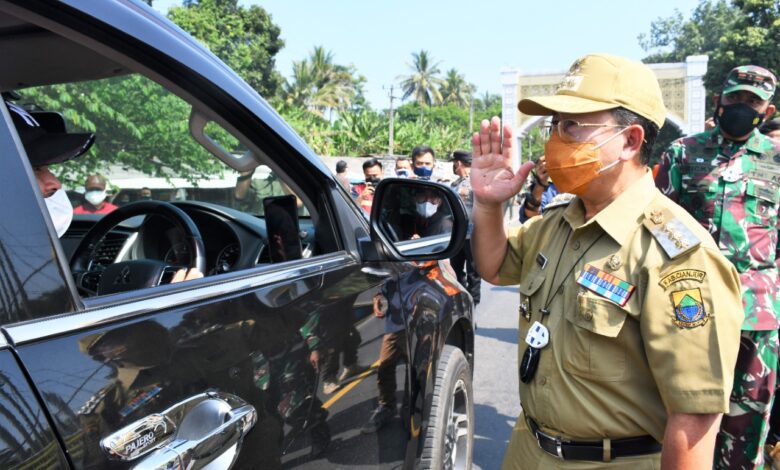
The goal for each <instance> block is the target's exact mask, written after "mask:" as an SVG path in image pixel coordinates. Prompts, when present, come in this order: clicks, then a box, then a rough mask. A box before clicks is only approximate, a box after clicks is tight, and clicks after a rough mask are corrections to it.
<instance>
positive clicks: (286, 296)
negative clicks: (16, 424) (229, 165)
mask: <svg viewBox="0 0 780 470" xmlns="http://www.w3.org/2000/svg"><path fill="white" fill-rule="evenodd" d="M98 10H100V12H104V13H106V14H107V15H108V16H111V17H112V18H113V21H115V22H116V23H117V24H122V25H123V28H124V30H125V31H132V30H133V27H134V24H133V21H136V22H139V21H140V22H143V21H145V20H144V19H143V18H140V19H139V18H138V16H137V15H135V16H130V17H129V19H126V18H122V13H123V10H122V9H121V8H117V10H116V11H113V10H112V9H111V8H110V7H108V6H105V5H103V6H101V7H100V8H98ZM15 12H16V13H19V14H22V13H23V12H22V13H20V12H19V10H18V9H17V10H16V11H15ZM52 12H53V10H48V9H47V10H45V11H44V13H46V14H48V13H52ZM55 13H56V11H54V12H53V13H52V15H53V17H55V20H53V21H59V20H60V19H61V18H59V17H58V16H57V15H56V14H55ZM71 13H72V14H73V15H74V17H75V18H77V21H78V22H79V25H80V26H81V27H82V28H81V29H80V32H79V34H80V36H79V39H81V40H83V39H84V37H85V36H89V34H90V32H91V31H92V30H91V29H90V28H95V29H97V30H100V34H101V41H104V40H105V41H106V43H111V42H112V41H109V40H107V39H106V38H107V37H110V36H111V34H112V32H116V31H115V30H112V29H111V28H110V27H104V26H105V25H102V24H98V23H99V21H98V20H97V19H95V18H90V17H89V16H87V15H81V16H80V15H79V13H78V12H77V11H72V12H71ZM132 13H133V14H135V12H132ZM112 15H113V16H112ZM124 20H126V21H124ZM63 21H66V20H63ZM93 23H95V24H93ZM136 26H137V25H136ZM58 27H62V28H66V29H67V28H68V25H66V24H60V25H59V26H58ZM144 27H145V28H154V27H155V25H154V24H152V23H148V24H144ZM166 33H170V31H166ZM174 33H175V31H174ZM39 34H40V35H41V36H43V35H44V34H46V32H45V31H41V32H40V33H39ZM122 34H125V33H122ZM60 39H61V41H66V39H65V38H60ZM91 40H93V41H95V43H98V42H101V41H98V40H97V39H91ZM115 41H118V39H117V38H114V42H115ZM101 44H102V43H101ZM93 45H94V44H93ZM134 46H137V47H138V48H137V49H136V50H134V60H136V61H143V60H144V55H143V54H144V52H145V50H146V49H145V48H144V47H140V46H138V45H137V44H134ZM101 47H103V49H102V50H105V49H106V48H110V46H109V45H106V44H102V45H101ZM150 54H151V52H150ZM152 65H153V64H149V67H152ZM177 66H178V65H177V64H176V62H175V60H170V61H168V62H166V67H169V68H175V67H177ZM182 67H183V66H182ZM184 75H185V74H184V73H183V72H182V73H181V76H184ZM227 78H229V79H231V80H232V79H233V77H232V76H229V77H227ZM226 80H227V79H226ZM193 81H194V82H195V81H197V80H195V79H193ZM185 85H186V84H185ZM185 85H182V86H185ZM193 86H195V85H193ZM212 89H213V91H214V93H215V94H217V93H224V90H219V89H217V87H216V86H215V85H213V84H211V83H209V82H208V81H207V80H202V79H199V81H197V90H196V91H197V93H199V95H198V97H199V98H200V99H201V101H207V98H208V97H209V93H211V90H212ZM193 93H195V91H193ZM255 99H256V98H255ZM233 106H235V107H234V108H231V107H230V103H228V104H225V103H223V107H222V108H220V109H221V112H222V113H224V115H225V116H227V117H225V120H226V121H229V119H231V118H232V119H234V120H235V119H236V118H235V117H234V116H240V115H242V114H241V113H245V110H244V109H243V108H238V107H237V106H238V105H236V104H234V105H233ZM0 107H2V108H3V112H2V118H3V119H2V122H0V127H2V128H3V132H5V133H6V134H7V138H6V141H7V142H6V144H7V145H5V146H3V150H4V159H3V161H4V163H3V165H4V170H5V169H7V168H9V165H10V163H9V162H13V164H14V165H16V166H17V167H19V168H20V172H21V173H20V174H22V175H23V176H24V177H23V178H16V181H15V183H14V184H7V185H3V186H2V188H0V197H1V198H2V200H4V201H8V202H7V204H6V206H7V207H6V209H4V212H3V216H4V217H7V218H8V220H20V221H29V223H18V224H14V225H12V224H8V225H7V226H6V227H7V230H8V232H9V233H10V235H9V236H10V237H13V238H14V239H15V240H17V245H13V246H11V247H12V248H13V249H14V255H15V256H14V257H13V259H10V260H9V261H8V264H7V265H6V266H7V267H8V269H12V270H14V269H15V270H17V271H18V272H21V273H22V274H24V273H27V272H28V271H29V276H28V277H23V278H22V279H21V280H20V281H18V282H15V283H13V284H9V286H8V288H7V289H5V297H4V299H5V301H7V302H8V303H9V307H8V308H9V309H11V310H12V311H13V312H14V313H13V315H11V314H9V316H8V317H7V318H8V319H7V321H5V322H4V323H3V324H2V328H3V331H4V334H5V335H6V336H7V338H8V340H9V344H10V346H11V347H12V348H13V351H14V354H15V356H16V357H18V361H19V362H20V363H21V364H22V365H23V369H24V376H25V377H27V378H28V379H29V384H28V387H31V388H34V390H35V395H36V396H37V397H39V399H40V402H41V406H42V407H43V410H44V415H45V416H48V418H49V420H50V422H51V427H52V430H53V433H54V434H55V435H56V436H57V438H58V440H59V442H60V443H62V445H63V446H64V450H65V455H66V456H67V459H68V461H69V463H70V464H71V465H72V466H73V467H74V468H131V467H135V466H141V467H145V466H155V467H157V466H163V467H164V466H177V465H180V466H183V467H189V466H192V465H194V466H201V465H205V464H207V463H214V465H216V466H217V468H227V467H228V466H229V465H230V464H231V463H234V465H235V467H236V468H282V467H284V468H299V467H322V468H332V467H333V466H338V467H360V466H366V465H368V466H388V467H389V466H393V467H396V466H398V464H399V462H402V461H403V458H404V456H405V450H406V442H407V440H408V439H409V433H408V431H406V427H405V426H404V423H403V420H402V419H401V417H400V415H399V416H397V417H395V418H394V420H393V421H391V422H390V423H388V425H387V426H385V427H384V428H383V429H382V430H381V432H375V433H366V432H363V426H364V425H365V423H366V422H367V421H368V420H369V418H370V416H371V413H372V411H373V410H374V408H375V407H376V406H377V402H378V399H377V396H378V388H377V381H376V369H377V366H378V360H379V354H380V350H381V344H382V337H383V336H384V334H385V321H384V320H383V319H382V318H380V316H378V315H377V314H376V313H377V312H376V309H375V301H374V299H375V297H376V296H377V294H378V293H381V292H387V291H388V288H387V287H386V285H387V284H388V283H390V282H392V281H393V280H395V279H397V271H396V267H395V266H393V265H392V264H390V263H381V262H375V263H370V264H364V263H361V262H360V261H359V256H358V253H357V251H356V250H355V241H354V237H355V233H356V230H359V229H362V233H363V234H365V233H366V227H365V223H364V222H362V221H360V220H359V215H358V214H356V213H355V212H354V211H352V210H350V211H347V212H345V211H344V208H343V207H342V205H344V204H347V205H348V204H349V203H347V202H346V201H344V200H343V199H338V198H336V197H334V196H333V194H334V193H335V192H336V191H337V189H336V187H335V183H334V181H333V180H332V178H331V177H330V175H326V174H325V173H323V172H322V171H321V169H320V168H318V167H317V166H316V165H313V164H311V163H310V162H308V161H307V159H306V157H304V156H303V155H301V154H300V153H299V152H298V151H297V148H298V147H296V145H291V144H289V143H288V142H286V141H285V136H284V135H281V136H280V135H271V136H270V137H269V139H272V144H268V143H266V142H263V145H273V155H275V158H276V160H274V161H269V163H274V164H276V165H277V167H276V168H277V169H279V170H280V174H281V173H283V174H286V175H287V177H286V178H287V179H286V180H285V183H286V184H288V185H289V186H290V187H294V188H304V189H303V191H304V192H305V194H303V193H301V194H300V195H301V196H302V197H303V198H304V199H305V200H306V201H307V202H308V203H309V204H311V206H310V207H309V209H310V210H311V213H313V214H316V215H317V216H318V217H319V219H318V220H320V221H321V223H319V225H318V226H317V227H316V231H317V234H316V237H317V240H316V241H315V244H317V245H318V246H319V249H318V251H317V252H316V253H315V254H314V255H313V256H311V257H309V258H303V259H297V260H291V261H286V262H278V263H265V264H262V265H258V266H256V267H252V268H249V269H246V270H244V271H240V272H234V273H226V274H221V275H219V277H218V278H217V279H214V278H213V277H208V276H207V277H206V278H204V279H200V280H195V281H188V282H185V283H181V284H178V285H167V286H159V287H155V288H151V289H145V290H144V289H142V290H138V291H132V292H124V293H119V294H114V295H107V296H98V297H95V298H81V297H80V296H79V294H78V292H77V291H76V289H75V285H74V280H73V278H72V277H71V273H70V269H69V262H70V260H69V259H67V258H66V257H65V255H64V252H63V249H62V246H61V244H60V243H59V240H58V239H57V236H56V233H55V232H54V230H53V226H52V224H51V220H50V219H49V217H48V216H47V213H46V209H45V205H44V204H43V199H42V197H41V194H40V193H39V192H38V191H37V189H36V188H35V183H34V181H35V180H34V177H33V176H32V171H31V168H30V166H29V164H28V162H27V156H26V153H25V151H24V149H23V148H22V147H21V146H20V145H19V141H18V140H14V138H13V137H11V136H15V132H14V130H13V124H12V121H11V120H10V119H9V117H8V113H7V110H6V109H5V107H4V106H0ZM210 111H211V112H214V113H215V114H219V113H216V111H213V110H210ZM254 119H255V120H256V125H257V126H258V127H261V126H262V125H263V124H264V123H261V122H260V121H259V120H257V117H256V116H255V117H254ZM265 124H267V123H265ZM243 125H244V126H246V125H247V124H246V121H245V122H244V123H243ZM277 127H278V124H277ZM250 130H252V129H250ZM263 130H264V131H265V132H266V133H268V131H266V130H265V128H263ZM258 132H259V131H258ZM258 145H259V144H258ZM268 153H269V154H271V152H268ZM20 185H21V186H22V188H24V189H23V190H22V189H20ZM336 194H338V193H336ZM338 197H341V196H338ZM350 237H351V238H352V240H349V238H350ZM20 241H23V242H24V244H22V245H19V243H21V242H20ZM31 279H32V281H31ZM125 280H126V277H123V278H122V279H119V278H118V281H117V282H124V281H125ZM33 281H36V282H33ZM42 286H43V287H45V289H44V288H43V287H42ZM348 357H354V361H355V362H354V364H351V363H349V362H351V360H352V359H349V360H348ZM326 365H327V367H329V368H330V371H329V372H328V373H331V375H330V376H329V377H328V378H335V379H336V382H335V385H336V387H335V389H329V391H328V393H325V390H324V387H323V378H324V377H325V369H326ZM350 365H357V366H359V367H358V368H357V370H359V372H356V373H354V374H351V375H345V374H343V373H344V371H345V370H346V369H347V367H348V366H350ZM363 368H364V370H361V369H363ZM393 372H394V374H395V375H396V381H395V388H396V390H392V391H391V393H392V394H393V395H395V396H397V400H398V405H399V407H400V406H402V404H403V402H404V396H405V387H406V386H407V374H406V367H405V365H404V363H403V362H399V364H398V367H397V368H395V369H394V370H393ZM334 376H335V377H334ZM342 376H343V377H342Z"/></svg>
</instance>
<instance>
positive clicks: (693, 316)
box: [672, 288, 710, 328]
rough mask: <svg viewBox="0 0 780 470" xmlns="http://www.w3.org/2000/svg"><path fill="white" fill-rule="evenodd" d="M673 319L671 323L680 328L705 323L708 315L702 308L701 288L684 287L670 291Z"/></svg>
mask: <svg viewBox="0 0 780 470" xmlns="http://www.w3.org/2000/svg"><path fill="white" fill-rule="evenodd" d="M672 306H673V307H674V320H672V323H674V324H675V326H677V327H680V328H694V327H696V326H701V325H704V324H705V323H707V320H709V318H710V315H709V314H708V313H707V312H706V311H705V310H704V302H703V301H702V299H701V290H700V289H698V288H695V289H685V290H678V291H675V292H672Z"/></svg>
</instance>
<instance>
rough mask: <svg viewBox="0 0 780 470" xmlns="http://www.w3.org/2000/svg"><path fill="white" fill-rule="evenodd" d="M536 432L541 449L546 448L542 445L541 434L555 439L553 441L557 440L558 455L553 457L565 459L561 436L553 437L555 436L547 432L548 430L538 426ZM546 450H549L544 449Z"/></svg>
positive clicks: (556, 451) (556, 450)
mask: <svg viewBox="0 0 780 470" xmlns="http://www.w3.org/2000/svg"><path fill="white" fill-rule="evenodd" d="M536 433H537V434H538V435H537V436H536V443H537V444H538V445H539V448H540V449H542V450H544V448H543V447H542V440H541V439H539V436H542V437H544V438H547V439H550V440H553V441H555V453H556V455H553V457H557V458H559V459H561V460H564V458H563V447H562V445H561V444H562V441H561V436H555V437H553V436H551V435H549V434H547V433H546V432H544V431H542V430H541V429H538V428H537V430H536ZM544 451H545V452H547V451H546V450H544ZM547 453H548V454H549V452H547ZM550 455H552V454H550Z"/></svg>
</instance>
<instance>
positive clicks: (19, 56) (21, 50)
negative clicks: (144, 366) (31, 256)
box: [0, 13, 339, 298]
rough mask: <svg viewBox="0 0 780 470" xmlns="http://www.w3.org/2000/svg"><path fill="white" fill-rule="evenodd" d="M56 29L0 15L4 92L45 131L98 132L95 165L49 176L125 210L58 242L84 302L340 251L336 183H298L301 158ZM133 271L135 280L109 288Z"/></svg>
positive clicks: (62, 167) (81, 218)
mask: <svg viewBox="0 0 780 470" xmlns="http://www.w3.org/2000/svg"><path fill="white" fill-rule="evenodd" d="M53 28H54V29H55V31H51V30H48V29H46V28H43V27H40V26H37V25H35V24H31V23H30V22H27V21H25V20H23V19H20V18H16V17H14V16H11V15H9V14H5V13H0V48H2V50H3V56H4V64H3V67H0V91H2V92H3V96H4V98H5V101H6V102H7V103H12V104H13V105H16V106H20V107H22V108H24V109H25V110H27V111H29V112H30V113H31V115H32V116H35V115H36V114H37V115H38V116H40V117H41V120H42V121H43V115H44V113H58V114H59V115H61V116H62V117H63V119H64V122H65V126H66V128H67V132H69V133H70V132H92V133H94V135H95V143H94V145H93V146H92V148H91V149H90V150H89V151H88V152H87V153H86V154H85V155H83V156H81V157H79V158H76V159H73V160H71V161H68V162H65V163H61V164H56V165H51V166H50V168H49V169H50V170H51V171H52V173H54V174H55V175H56V176H57V177H58V178H59V180H60V181H61V182H62V184H63V189H64V190H66V191H67V194H68V195H69V198H70V201H71V204H72V205H73V206H74V207H78V206H79V205H85V204H86V205H87V207H90V206H92V205H91V204H89V203H88V202H87V201H85V200H84V198H83V196H82V194H83V193H84V190H85V188H84V181H85V179H86V178H87V176H89V175H102V176H103V177H105V179H106V181H107V187H106V193H107V195H106V199H105V201H104V202H103V203H111V204H114V205H116V206H117V207H118V208H117V209H116V210H114V211H113V212H111V213H109V214H97V213H95V214H89V213H87V214H78V213H77V214H76V215H74V219H73V222H72V223H71V225H70V228H69V230H68V231H67V232H66V233H65V234H64V235H63V237H62V238H61V239H60V242H61V246H62V252H63V253H64V255H65V257H67V260H68V261H67V262H68V263H69V265H70V267H71V271H72V272H73V275H74V282H75V286H76V288H77V290H78V291H79V293H80V294H81V296H82V297H84V298H88V297H94V296H102V295H110V294H116V293H118V292H123V291H130V290H135V289H140V288H149V287H155V286H157V285H160V284H166V283H168V282H170V281H171V279H172V277H173V274H174V273H175V272H176V270H178V269H181V268H198V269H199V270H200V271H201V272H202V274H203V275H204V276H206V277H210V276H220V275H228V274H230V273H235V272H237V271H240V270H247V269H264V268H268V267H271V266H273V265H274V264H276V263H281V262H292V261H295V260H296V259H305V258H311V257H316V256H319V255H323V254H327V253H332V252H335V251H338V249H339V245H338V237H337V236H336V232H335V230H334V225H335V224H334V223H333V220H332V218H331V215H330V211H328V210H327V208H326V207H327V200H326V199H325V196H324V195H323V193H324V191H323V190H322V185H323V184H324V182H323V181H319V182H317V181H316V180H312V179H311V178H312V176H311V175H308V176H306V177H302V176H300V175H301V174H305V173H306V172H302V171H299V170H300V167H296V166H295V165H301V163H300V162H297V163H296V162H295V159H293V158H289V156H290V152H293V150H292V149H289V148H287V149H283V148H282V149H280V147H279V145H277V144H278V142H277V143H274V146H273V147H272V148H273V150H268V149H267V148H266V147H264V145H263V144H262V143H258V140H257V139H256V138H252V139H250V138H247V137H246V136H245V135H243V134H242V133H241V132H239V131H238V130H237V126H236V125H235V124H236V123H231V122H229V121H228V120H226V119H223V118H222V117H220V115H219V114H218V113H217V112H216V111H215V110H213V109H211V108H209V107H206V106H205V105H204V104H203V100H201V99H200V97H198V96H197V94H196V93H195V92H192V91H191V90H190V89H189V88H188V86H187V84H184V85H181V84H177V85H174V84H173V83H172V82H171V81H170V80H167V79H166V78H165V77H162V76H159V75H156V74H155V72H153V71H151V70H150V68H149V67H147V66H146V65H141V64H139V63H138V62H137V61H136V60H134V59H131V58H128V57H124V56H121V55H119V54H118V53H117V52H114V51H113V50H111V51H109V49H108V48H104V47H102V46H101V45H100V44H97V43H95V42H94V41H92V42H87V41H82V39H81V38H79V37H78V36H79V34H78V33H74V32H73V31H59V30H58V29H59V28H60V27H59V26H54V27H53ZM74 38H75V39H74ZM84 44H90V46H89V47H88V46H85V45H84ZM301 160H302V159H301ZM290 175H295V177H290ZM306 178H308V179H306ZM312 183H314V184H312ZM318 186H319V187H318ZM143 188H147V189H151V194H152V198H151V200H149V199H148V198H142V197H141V190H142V189H143ZM120 195H121V198H120V197H118V196H120ZM99 205H102V204H99ZM171 205H172V206H173V208H174V209H175V210H172V209H170V206H171ZM95 207H97V206H94V207H93V208H95ZM269 208H270V209H269ZM267 211H269V212H267ZM267 213H273V214H276V215H274V216H268V217H267V216H266V215H267ZM269 234H270V235H269ZM131 271H132V272H133V273H134V278H135V279H136V281H134V282H124V283H123V282H116V280H114V281H113V282H109V280H107V277H108V276H109V275H110V276H111V279H119V280H121V279H122V276H123V275H124V274H123V273H126V272H131ZM117 276H119V277H117Z"/></svg>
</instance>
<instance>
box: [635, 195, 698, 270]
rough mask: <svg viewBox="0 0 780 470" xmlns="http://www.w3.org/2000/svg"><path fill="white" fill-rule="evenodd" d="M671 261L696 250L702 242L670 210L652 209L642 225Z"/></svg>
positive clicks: (646, 213) (648, 211)
mask: <svg viewBox="0 0 780 470" xmlns="http://www.w3.org/2000/svg"><path fill="white" fill-rule="evenodd" d="M642 224H643V225H644V226H645V228H646V229H647V230H648V231H649V232H650V234H651V235H652V236H653V238H655V241H657V242H658V244H659V245H661V248H663V250H664V252H665V253H666V255H667V256H668V257H669V258H670V259H674V258H677V257H678V256H681V255H684V254H685V253H688V252H689V251H692V250H694V249H696V248H697V247H698V246H699V245H700V244H701V240H699V237H697V236H696V235H695V234H694V233H693V232H692V231H691V230H690V229H689V228H688V227H686V226H685V224H683V223H682V222H681V221H680V220H679V219H677V218H676V217H675V216H674V214H672V213H671V212H670V211H669V210H668V209H661V208H657V207H656V208H650V209H648V210H647V211H646V212H645V220H644V222H643V223H642Z"/></svg>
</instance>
